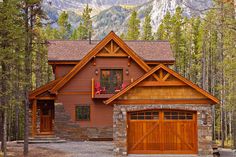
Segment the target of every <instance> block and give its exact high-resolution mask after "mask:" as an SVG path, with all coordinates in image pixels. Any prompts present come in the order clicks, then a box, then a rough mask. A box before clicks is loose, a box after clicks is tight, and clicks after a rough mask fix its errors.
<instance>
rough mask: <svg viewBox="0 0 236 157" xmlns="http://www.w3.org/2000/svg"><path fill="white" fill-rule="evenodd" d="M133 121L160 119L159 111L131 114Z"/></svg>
mask: <svg viewBox="0 0 236 157" xmlns="http://www.w3.org/2000/svg"><path fill="white" fill-rule="evenodd" d="M130 119H131V120H146V119H159V112H158V111H139V112H132V113H131V114H130Z"/></svg>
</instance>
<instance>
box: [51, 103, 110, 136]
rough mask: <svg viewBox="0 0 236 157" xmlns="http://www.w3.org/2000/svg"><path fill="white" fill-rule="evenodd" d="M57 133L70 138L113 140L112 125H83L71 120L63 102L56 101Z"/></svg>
mask: <svg viewBox="0 0 236 157" xmlns="http://www.w3.org/2000/svg"><path fill="white" fill-rule="evenodd" d="M54 132H55V135H56V136H58V137H61V138H64V139H68V140H75V141H81V140H82V141H83V140H112V127H81V126H80V125H79V123H76V122H71V121H70V115H69V114H68V113H66V112H65V110H64V106H63V104H62V103H55V120H54Z"/></svg>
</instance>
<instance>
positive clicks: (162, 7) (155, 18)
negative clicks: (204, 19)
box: [150, 0, 212, 30]
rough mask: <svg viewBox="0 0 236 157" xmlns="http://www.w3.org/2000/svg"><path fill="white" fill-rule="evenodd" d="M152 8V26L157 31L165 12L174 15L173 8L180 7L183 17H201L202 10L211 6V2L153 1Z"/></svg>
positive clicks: (190, 0)
mask: <svg viewBox="0 0 236 157" xmlns="http://www.w3.org/2000/svg"><path fill="white" fill-rule="evenodd" d="M152 6H153V7H152V11H151V13H150V15H151V20H152V26H153V30H157V28H158V26H159V25H160V23H161V20H162V19H163V18H164V16H165V14H166V12H167V11H169V12H170V13H171V14H174V12H175V8H176V7H177V6H180V7H181V8H183V15H184V16H187V17H191V16H195V15H201V14H202V11H203V10H205V9H207V8H210V7H211V6H212V0H154V1H153V3H152Z"/></svg>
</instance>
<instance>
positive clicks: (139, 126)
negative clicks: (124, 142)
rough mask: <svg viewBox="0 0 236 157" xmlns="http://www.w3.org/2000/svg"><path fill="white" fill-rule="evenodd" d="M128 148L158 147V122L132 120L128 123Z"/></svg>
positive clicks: (146, 148)
mask: <svg viewBox="0 0 236 157" xmlns="http://www.w3.org/2000/svg"><path fill="white" fill-rule="evenodd" d="M128 129H129V132H132V134H129V137H128V139H129V142H128V145H129V150H156V149H160V144H158V142H160V134H159V129H160V126H159V123H158V122H155V121H144V120H143V121H132V122H130V123H129V128H128Z"/></svg>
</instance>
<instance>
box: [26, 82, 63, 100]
mask: <svg viewBox="0 0 236 157" xmlns="http://www.w3.org/2000/svg"><path fill="white" fill-rule="evenodd" d="M61 79H62V78H58V79H56V80H53V81H50V82H48V83H47V84H45V85H43V86H41V87H39V88H36V89H35V90H33V91H31V92H30V93H29V99H35V98H36V97H37V96H38V95H40V94H42V93H44V92H46V91H48V90H49V89H51V88H52V87H53V86H54V85H55V84H56V83H58V82H59V81H60V80H61Z"/></svg>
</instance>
